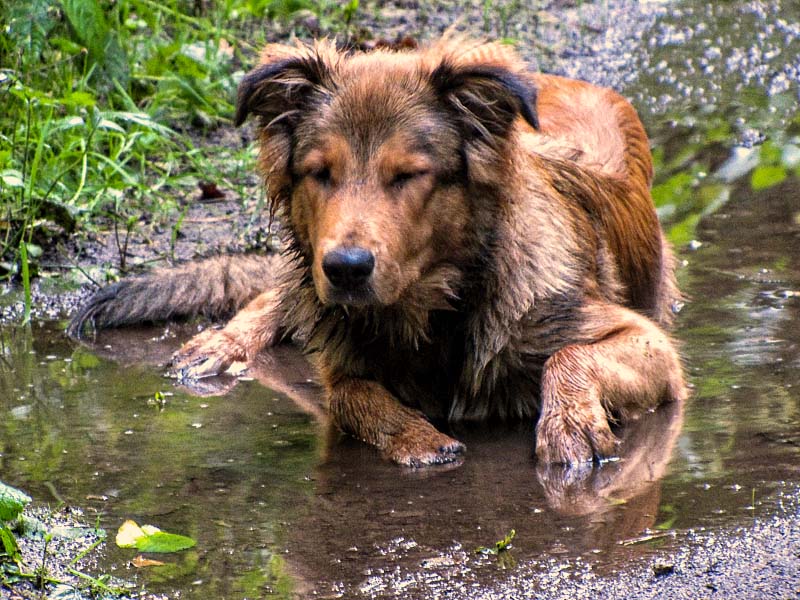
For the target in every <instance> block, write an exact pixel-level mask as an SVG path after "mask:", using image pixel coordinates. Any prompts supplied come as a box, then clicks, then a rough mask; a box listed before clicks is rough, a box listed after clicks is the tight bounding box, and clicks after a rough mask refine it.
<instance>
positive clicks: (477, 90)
mask: <svg viewBox="0 0 800 600" xmlns="http://www.w3.org/2000/svg"><path fill="white" fill-rule="evenodd" d="M431 84H432V85H433V87H434V89H435V90H436V92H437V93H438V94H439V96H440V97H441V98H442V99H443V100H444V101H445V103H446V104H447V105H448V106H449V107H450V108H451V109H452V110H455V112H456V113H457V115H458V117H459V119H460V121H461V122H462V124H463V126H464V127H465V129H466V131H465V133H466V134H467V135H468V136H469V137H480V138H483V139H484V141H486V142H487V143H489V144H490V145H494V144H492V142H493V141H494V140H496V139H498V138H504V137H505V136H506V135H507V134H508V132H509V131H510V129H511V127H512V125H513V124H514V120H515V119H516V118H517V117H518V116H521V117H522V118H523V119H525V120H526V121H527V122H528V123H529V124H530V125H531V126H532V127H533V128H534V129H538V128H539V119H538V116H537V114H536V87H535V86H534V84H533V82H531V81H527V80H525V79H524V78H523V77H522V76H521V75H519V74H517V73H515V72H513V71H510V70H508V69H506V68H503V67H501V66H494V65H480V64H465V65H458V64H453V63H451V62H449V61H447V60H445V61H443V62H442V63H441V64H440V65H439V66H437V67H436V68H435V69H434V70H433V72H432V73H431Z"/></svg>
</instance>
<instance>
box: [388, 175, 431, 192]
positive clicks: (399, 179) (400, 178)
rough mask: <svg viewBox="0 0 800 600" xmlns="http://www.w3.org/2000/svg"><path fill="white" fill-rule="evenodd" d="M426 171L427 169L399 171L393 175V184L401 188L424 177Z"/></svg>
mask: <svg viewBox="0 0 800 600" xmlns="http://www.w3.org/2000/svg"><path fill="white" fill-rule="evenodd" d="M426 173H427V171H403V172H400V173H397V174H396V175H395V176H394V177H392V181H391V186H392V187H394V188H398V189H400V188H402V187H404V186H405V185H406V184H407V183H410V182H411V181H413V180H414V179H416V178H418V177H422V176H423V175H425V174H426Z"/></svg>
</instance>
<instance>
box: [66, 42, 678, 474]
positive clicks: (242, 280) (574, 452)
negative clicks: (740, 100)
mask: <svg viewBox="0 0 800 600" xmlns="http://www.w3.org/2000/svg"><path fill="white" fill-rule="evenodd" d="M250 115H255V116H256V117H257V118H258V124H257V128H258V132H259V142H260V159H259V166H260V170H261V173H262V175H263V177H264V180H265V184H266V186H267V192H268V197H269V200H270V203H271V207H272V210H273V211H274V212H275V213H276V214H277V215H278V216H279V218H280V221H281V223H282V226H283V230H284V234H285V238H286V242H287V247H288V249H287V251H286V253H285V255H284V258H283V260H282V261H276V262H275V264H273V265H272V266H271V268H270V269H269V272H270V276H271V277H274V280H275V283H274V284H269V283H264V281H265V276H264V274H263V272H262V267H255V266H252V267H251V266H247V267H245V268H241V267H240V266H236V265H237V261H238V260H240V259H230V258H224V257H223V258H215V259H210V260H207V261H205V262H203V263H197V264H195V265H194V266H192V267H189V268H190V269H194V270H195V271H194V275H193V276H191V278H192V279H193V280H194V281H195V282H197V281H203V282H204V283H203V284H202V286H201V287H202V288H208V289H209V290H218V291H221V292H220V293H221V295H220V293H217V292H215V293H214V294H213V298H214V300H215V303H216V305H218V306H220V307H225V308H230V307H231V306H236V307H240V306H242V305H243V304H244V302H245V301H250V300H251V299H252V301H250V303H249V304H248V305H247V306H245V307H244V308H243V309H242V310H241V311H240V312H239V313H238V314H237V315H236V316H235V317H234V318H233V319H232V320H231V321H230V322H229V323H228V325H227V326H226V327H225V328H223V329H220V330H209V331H206V332H204V333H202V334H200V335H199V336H197V337H196V338H194V339H192V340H190V341H189V342H188V343H187V344H186V345H185V346H184V347H183V348H182V349H181V350H180V351H179V352H178V353H177V354H176V357H175V363H176V366H177V367H178V368H180V369H183V370H184V373H185V374H188V375H190V376H203V375H209V374H215V373H218V372H220V371H222V370H224V369H225V368H227V366H229V365H230V364H231V362H233V361H234V360H247V359H249V358H252V357H253V356H254V355H255V354H256V353H258V352H259V351H260V350H262V349H263V348H264V347H266V346H269V345H271V344H274V343H276V342H277V341H279V340H280V339H281V338H282V337H283V336H285V335H287V333H292V334H295V335H296V337H297V338H299V339H302V340H304V343H305V345H306V347H307V349H308V350H309V351H311V352H314V353H315V354H316V356H317V362H318V365H319V370H320V375H321V379H322V382H323V385H324V388H325V393H326V396H327V400H328V405H329V410H330V415H331V417H332V419H333V420H334V422H335V423H336V424H337V425H338V426H339V427H340V428H341V429H342V430H344V431H347V432H350V433H352V434H353V435H354V436H356V437H358V438H360V439H362V440H364V441H366V442H368V443H370V444H373V445H375V446H377V447H378V448H379V449H381V450H382V452H383V453H384V454H385V455H386V456H387V457H389V458H391V459H392V460H394V461H396V462H398V463H401V464H409V465H421V464H431V463H439V462H448V461H451V460H454V459H455V458H456V457H457V455H458V454H460V453H461V452H463V450H464V447H463V445H462V444H461V443H459V442H458V441H457V440H455V439H453V438H452V437H450V436H448V435H446V434H445V433H443V432H441V431H439V430H438V429H436V428H435V427H434V426H433V425H432V424H431V421H435V422H440V421H441V422H446V421H448V420H449V421H460V420H489V419H531V420H534V419H538V420H537V424H536V454H537V456H538V458H539V459H540V460H542V461H545V462H550V463H577V462H584V461H590V460H592V459H596V458H602V457H607V456H611V455H613V454H614V452H615V441H616V439H615V437H614V435H613V433H612V431H611V428H610V423H612V422H615V421H617V420H620V421H625V420H626V419H631V418H635V417H636V415H638V414H640V413H642V412H643V411H646V410H648V409H651V408H653V407H655V406H657V405H658V404H660V403H661V402H664V401H670V400H676V399H681V398H683V397H684V395H685V387H684V383H683V374H682V368H681V365H680V361H679V358H678V355H677V353H676V351H675V348H674V345H673V342H672V341H671V340H670V338H669V336H668V335H667V334H666V333H665V332H664V328H665V327H668V326H669V325H670V322H671V319H672V306H673V305H674V303H675V302H676V301H677V300H678V299H679V293H678V290H677V287H676V285H675V280H674V275H673V269H674V264H673V259H672V255H671V251H670V249H669V247H668V244H667V243H666V241H665V239H664V236H663V234H662V232H661V229H660V226H659V223H658V220H657V218H656V214H655V210H654V208H653V205H652V201H651V198H650V192H649V189H650V183H651V178H652V164H651V158H650V150H649V144H648V140H647V136H646V134H645V132H644V129H643V127H642V125H641V122H640V121H639V119H638V117H637V115H636V113H635V111H634V109H633V108H632V107H631V106H630V104H629V103H628V102H627V101H625V100H624V99H623V98H622V97H620V96H619V95H617V94H616V93H614V92H612V91H610V90H607V89H602V88H598V87H595V86H592V85H590V84H587V83H584V82H580V81H573V80H568V79H563V78H559V77H555V76H550V75H542V74H536V73H531V72H529V71H528V70H527V68H526V66H525V65H524V63H522V62H521V61H520V60H519V59H518V57H517V56H516V55H515V53H514V52H513V51H512V50H511V49H509V48H508V47H507V46H503V45H499V44H479V43H470V42H465V41H464V40H457V39H452V38H451V39H445V40H442V41H440V42H438V43H436V44H434V45H432V46H430V47H427V48H424V49H421V50H416V51H411V52H392V51H387V50H378V51H375V52H370V53H348V52H341V51H339V50H337V49H336V48H335V46H334V45H333V44H331V43H328V42H319V43H317V44H315V45H313V46H305V45H299V46H296V47H288V46H282V45H270V46H267V48H266V49H265V50H264V51H263V53H262V56H261V62H260V64H259V66H257V67H256V68H255V69H254V70H253V71H251V72H250V73H249V74H248V75H247V76H246V77H245V78H244V80H243V81H242V83H241V85H240V87H239V98H238V106H237V115H236V120H237V122H238V123H242V122H244V121H245V120H246V119H247V117H248V116H250ZM241 260H242V263H241V264H242V265H244V264H248V263H246V262H245V261H246V260H256V261H257V260H258V259H255V258H247V259H244V258H243V259H241ZM248 273H250V274H254V275H253V276H250V275H248ZM177 280H179V276H178V275H177V274H176V272H175V271H174V270H168V269H164V270H160V271H155V272H153V273H151V274H150V275H146V276H144V277H142V278H138V279H134V280H130V281H129V282H127V283H125V284H123V285H122V287H118V288H117V289H115V290H112V291H111V292H110V293H109V292H107V291H102V290H101V292H99V295H98V296H97V297H96V298H95V299H93V300H92V301H90V303H89V304H88V305H87V306H86V307H85V308H84V309H83V311H82V312H81V313H80V314H79V315H77V316H76V318H75V320H74V323H73V327H72V328H71V331H72V332H73V333H75V332H77V333H79V332H80V330H81V329H82V327H83V324H84V322H85V321H86V320H87V319H93V320H94V321H95V323H96V324H97V325H98V326H108V325H115V324H119V323H124V322H129V321H130V320H132V319H130V318H129V317H130V314H131V313H132V312H133V311H134V307H138V308H136V311H137V312H136V314H137V315H139V316H140V317H141V316H143V317H146V318H147V319H155V318H161V317H168V316H172V315H176V314H192V313H196V312H201V311H204V310H208V308H209V307H208V306H207V304H206V303H204V301H203V298H202V296H203V294H198V293H197V291H196V290H193V291H192V293H191V294H190V293H188V292H187V291H186V290H183V291H181V290H180V289H178V287H179V286H176V285H175V284H174V283H170V281H173V282H174V281H177ZM205 282H207V283H205ZM195 287H197V286H195ZM228 289H230V290H231V297H230V298H228V297H226V294H225V292H226V290H228ZM253 298H254V299H253ZM210 312H211V313H212V314H213V312H214V311H213V310H211V311H210Z"/></svg>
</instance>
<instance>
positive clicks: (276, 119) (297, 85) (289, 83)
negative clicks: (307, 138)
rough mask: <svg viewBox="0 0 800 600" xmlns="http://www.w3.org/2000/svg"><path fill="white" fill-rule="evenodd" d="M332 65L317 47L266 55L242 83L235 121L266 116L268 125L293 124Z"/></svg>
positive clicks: (321, 84)
mask: <svg viewBox="0 0 800 600" xmlns="http://www.w3.org/2000/svg"><path fill="white" fill-rule="evenodd" d="M329 74H330V67H329V66H328V64H327V61H326V60H325V58H324V57H323V55H322V53H320V52H315V51H314V50H310V49H309V50H307V51H302V50H298V51H297V52H289V51H285V52H280V53H268V52H267V51H265V52H264V54H262V64H260V65H259V66H258V67H256V68H255V69H253V70H252V71H250V72H249V73H248V74H247V75H246V76H245V77H244V79H242V81H241V83H240V84H239V91H238V97H237V101H236V117H235V120H234V122H235V124H236V125H237V126H239V125H241V124H242V123H244V122H245V120H246V119H247V117H248V115H250V114H254V115H258V116H260V117H262V122H263V123H264V125H265V126H266V127H270V126H272V125H276V124H278V123H281V124H283V125H288V126H291V124H292V123H293V121H294V120H295V119H296V117H297V115H298V114H299V113H300V112H301V111H302V110H303V108H304V106H305V103H306V102H307V101H308V99H309V97H310V96H311V95H312V93H313V92H314V91H315V90H319V89H321V88H323V87H324V85H325V83H326V81H327V80H328V78H329Z"/></svg>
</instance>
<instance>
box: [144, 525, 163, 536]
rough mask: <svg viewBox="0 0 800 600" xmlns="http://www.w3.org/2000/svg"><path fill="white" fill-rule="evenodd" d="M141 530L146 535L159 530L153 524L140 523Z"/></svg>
mask: <svg viewBox="0 0 800 600" xmlns="http://www.w3.org/2000/svg"><path fill="white" fill-rule="evenodd" d="M142 531H144V532H145V533H146V534H147V535H153V534H154V533H158V532H159V531H161V530H160V529H159V528H158V527H155V526H154V525H142Z"/></svg>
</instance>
